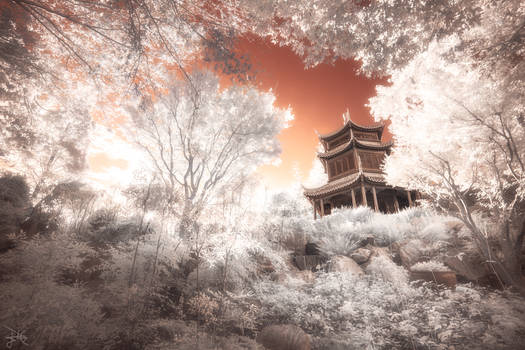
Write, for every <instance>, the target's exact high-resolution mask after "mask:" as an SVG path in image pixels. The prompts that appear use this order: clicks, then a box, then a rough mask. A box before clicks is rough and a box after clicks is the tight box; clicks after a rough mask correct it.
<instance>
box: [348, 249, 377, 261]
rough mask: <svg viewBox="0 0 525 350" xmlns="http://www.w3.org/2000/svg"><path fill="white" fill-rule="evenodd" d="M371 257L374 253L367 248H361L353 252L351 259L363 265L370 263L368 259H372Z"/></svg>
mask: <svg viewBox="0 0 525 350" xmlns="http://www.w3.org/2000/svg"><path fill="white" fill-rule="evenodd" d="M370 255H372V251H370V250H369V249H366V248H359V249H356V250H354V251H353V252H352V254H351V255H350V257H351V258H352V259H354V261H355V262H356V263H358V264H363V263H365V262H367V261H368V258H370Z"/></svg>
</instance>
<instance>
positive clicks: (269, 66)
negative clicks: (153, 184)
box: [89, 38, 391, 188]
mask: <svg viewBox="0 0 525 350" xmlns="http://www.w3.org/2000/svg"><path fill="white" fill-rule="evenodd" d="M237 49H238V51H239V52H240V53H243V54H247V55H248V56H249V58H250V61H251V64H252V65H253V69H254V70H255V71H256V72H257V75H256V83H257V84H259V87H260V88H261V89H262V90H264V91H267V90H268V89H270V88H271V89H272V91H273V93H274V94H275V96H276V98H277V100H276V103H277V105H278V106H279V107H282V108H287V107H288V106H290V107H291V108H292V111H293V114H294V116H295V119H294V120H293V121H292V123H291V127H289V128H288V129H285V130H284V131H283V132H282V133H281V134H280V135H279V140H280V142H281V145H282V150H283V152H282V154H281V160H282V162H281V164H280V165H279V166H274V165H266V166H262V167H260V168H259V172H260V174H261V175H262V177H263V180H264V181H265V183H266V184H267V185H268V186H269V187H271V188H283V187H286V186H288V185H290V184H291V183H292V182H293V181H295V180H296V179H295V178H294V166H297V167H298V169H299V171H300V173H301V175H302V176H303V180H306V178H307V176H308V173H309V171H310V169H311V167H312V162H313V159H314V158H315V154H316V147H317V143H318V139H317V135H316V133H315V130H317V131H319V132H320V133H327V132H330V131H333V130H335V129H337V128H339V127H341V125H342V114H343V113H344V112H345V111H346V109H347V108H348V109H349V110H350V116H351V118H352V120H353V121H355V122H357V123H360V124H364V125H367V124H370V123H372V122H373V120H372V117H371V116H370V113H369V110H368V108H366V107H365V104H367V102H368V99H369V98H370V97H372V96H373V95H374V94H375V86H376V85H377V84H380V83H384V82H385V80H380V79H367V78H366V77H364V76H360V75H357V73H356V69H357V67H358V64H357V63H356V62H354V61H337V62H336V63H335V65H330V64H323V65H320V66H317V67H315V68H312V69H308V70H305V69H304V66H303V62H302V61H301V59H300V58H299V57H298V56H296V55H295V54H294V53H293V52H292V51H291V50H290V49H289V48H281V47H277V46H275V45H272V44H270V43H269V42H266V41H264V40H261V39H255V38H250V39H249V40H248V39H242V40H240V41H239V42H238V43H237ZM390 137H391V135H390V134H389V133H388V132H386V133H385V134H384V136H383V139H389V138H390ZM89 162H90V166H91V169H92V170H93V171H95V172H104V171H106V169H109V168H110V167H117V168H120V169H126V168H127V167H128V162H127V161H126V160H124V159H118V158H114V157H113V156H111V155H109V154H107V153H104V152H99V153H95V154H92V155H91V156H90V159H89Z"/></svg>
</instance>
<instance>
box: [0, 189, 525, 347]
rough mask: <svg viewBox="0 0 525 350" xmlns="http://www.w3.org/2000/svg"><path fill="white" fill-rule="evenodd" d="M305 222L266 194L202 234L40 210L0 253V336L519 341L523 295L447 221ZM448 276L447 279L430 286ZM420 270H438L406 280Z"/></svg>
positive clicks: (239, 342)
mask: <svg viewBox="0 0 525 350" xmlns="http://www.w3.org/2000/svg"><path fill="white" fill-rule="evenodd" d="M49 213H50V212H48V214H49ZM4 214H5V212H4ZM310 215H311V213H309V210H308V208H307V206H306V205H305V204H304V203H302V202H301V201H299V202H297V201H295V202H294V200H293V199H292V198H290V197H286V196H284V195H281V196H276V197H275V198H274V200H273V201H272V202H271V203H269V204H268V205H267V208H266V210H265V211H264V212H261V213H259V214H258V215H254V214H251V215H246V213H245V215H240V216H237V221H236V222H233V223H227V224H228V225H225V226H218V225H211V226H207V227H206V230H203V231H202V232H204V234H203V235H202V236H201V237H200V240H185V239H180V238H178V236H177V235H176V231H169V230H168V231H167V234H163V233H162V231H160V229H159V223H158V222H147V223H145V222H144V223H142V222H141V220H140V217H136V216H131V217H130V216H126V212H125V211H123V210H118V209H115V208H99V209H98V210H93V211H91V212H86V213H85V215H84V220H83V221H79V220H77V219H78V217H76V218H75V220H73V221H67V220H63V219H60V220H59V219H58V218H55V219H54V221H53V222H54V223H55V225H54V226H53V225H50V224H49V215H47V216H46V215H42V217H41V218H40V219H41V220H44V219H45V220H48V221H47V223H48V224H47V226H46V227H51V226H53V227H54V228H53V230H52V231H51V230H48V231H45V230H43V231H41V232H39V233H36V234H34V235H31V236H29V235H27V234H24V233H20V234H18V233H16V232H17V231H14V232H13V233H11V234H9V235H7V236H6V237H8V238H7V240H8V241H9V248H8V249H5V250H4V251H3V252H2V253H0V286H1V288H0V297H1V299H2V300H4V301H8V302H4V303H2V304H1V306H0V324H2V325H3V327H2V330H1V331H0V334H1V336H2V338H3V339H5V341H6V342H5V344H3V345H6V346H7V345H10V346H11V347H10V348H12V349H13V348H14V349H17V348H19V349H22V348H24V347H25V346H30V348H31V349H101V348H104V349H173V348H176V349H256V348H262V347H261V345H260V344H257V342H256V341H255V339H256V337H257V335H258V334H261V330H263V329H264V327H267V326H270V325H282V324H290V325H295V326H298V327H300V328H301V329H302V330H303V331H304V332H306V333H307V334H308V335H309V338H310V342H311V348H312V349H327V350H328V349H331V350H333V349H364V348H367V349H429V348H430V349H472V348H476V349H496V348H497V349H518V348H519V347H520V346H521V345H520V344H522V341H523V339H524V338H525V316H524V315H525V309H524V305H525V304H524V303H523V301H524V300H523V297H521V296H519V295H517V294H514V293H513V292H512V291H510V290H502V289H501V288H500V286H499V285H498V284H497V278H495V276H494V275H492V274H491V273H490V270H488V269H485V268H484V267H483V262H480V263H477V262H476V261H477V260H476V259H478V260H479V259H480V258H479V256H477V255H476V253H475V249H473V247H472V241H471V239H470V238H469V233H468V231H467V230H465V228H464V227H463V226H462V224H461V223H459V222H458V221H457V220H455V219H453V218H450V217H444V216H440V215H437V214H434V213H432V212H431V211H429V210H426V209H422V208H412V209H408V210H405V211H402V212H400V213H398V214H392V215H384V214H379V213H375V212H373V211H371V210H370V209H368V208H364V207H360V208H357V209H354V210H350V209H346V210H339V211H336V212H334V213H333V214H332V215H330V216H327V217H324V218H323V219H321V220H317V221H313V220H312V219H311V216H310ZM3 217H4V218H6V216H5V215H4V216H3ZM41 226H45V225H41ZM144 227H145V229H144ZM170 232H171V233H170ZM307 243H308V244H307ZM458 259H459V260H458ZM456 260H458V261H461V262H462V263H463V267H465V269H463V270H462V269H461V266H459V265H454V264H455V263H457V261H456ZM299 267H300V268H302V269H303V270H301V269H300V268H299ZM451 267H453V268H451ZM480 267H481V268H480ZM410 270H412V272H410ZM442 270H447V271H454V272H456V273H457V278H455V279H453V280H450V279H448V280H447V279H446V280H445V281H444V283H445V284H444V285H439V284H436V283H435V281H438V280H437V279H436V278H435V276H436V275H439V273H440V272H441V271H442ZM471 270H472V271H471ZM415 271H420V272H421V271H433V272H430V273H431V275H434V278H431V279H429V280H428V281H424V279H425V278H426V277H425V275H423V276H422V278H423V280H419V279H418V280H414V281H411V279H413V277H414V276H413V275H414V272H415ZM420 277H421V276H420ZM427 277H428V276H427ZM426 279H428V278H426ZM438 279H439V277H438ZM456 279H457V284H456ZM432 280H434V281H432ZM438 282H442V281H441V280H439V281H438ZM277 339H279V338H277ZM259 340H261V339H259ZM285 341H286V340H281V341H280V342H281V343H282V342H285ZM276 349H277V348H276Z"/></svg>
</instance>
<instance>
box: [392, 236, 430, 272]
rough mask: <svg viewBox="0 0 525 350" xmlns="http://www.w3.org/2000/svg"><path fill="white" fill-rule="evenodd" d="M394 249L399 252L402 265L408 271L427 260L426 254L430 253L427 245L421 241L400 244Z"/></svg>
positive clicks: (415, 240)
mask: <svg viewBox="0 0 525 350" xmlns="http://www.w3.org/2000/svg"><path fill="white" fill-rule="evenodd" d="M392 248H393V249H394V248H395V249H396V250H397V254H399V259H400V260H401V264H402V265H403V266H404V267H405V268H407V269H408V268H409V267H410V266H412V265H414V264H415V263H417V262H419V261H421V260H423V259H425V254H426V252H427V251H428V249H427V244H426V243H425V242H423V241H422V240H420V239H412V240H409V241H405V242H399V244H398V245H395V246H394V245H393V246H392Z"/></svg>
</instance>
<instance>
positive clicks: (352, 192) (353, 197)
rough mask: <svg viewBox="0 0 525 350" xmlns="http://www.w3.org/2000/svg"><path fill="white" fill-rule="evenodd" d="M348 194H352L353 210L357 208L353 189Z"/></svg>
mask: <svg viewBox="0 0 525 350" xmlns="http://www.w3.org/2000/svg"><path fill="white" fill-rule="evenodd" d="M350 193H351V194H352V207H353V208H355V207H357V204H356V202H355V193H354V189H353V188H352V189H351V190H350Z"/></svg>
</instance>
